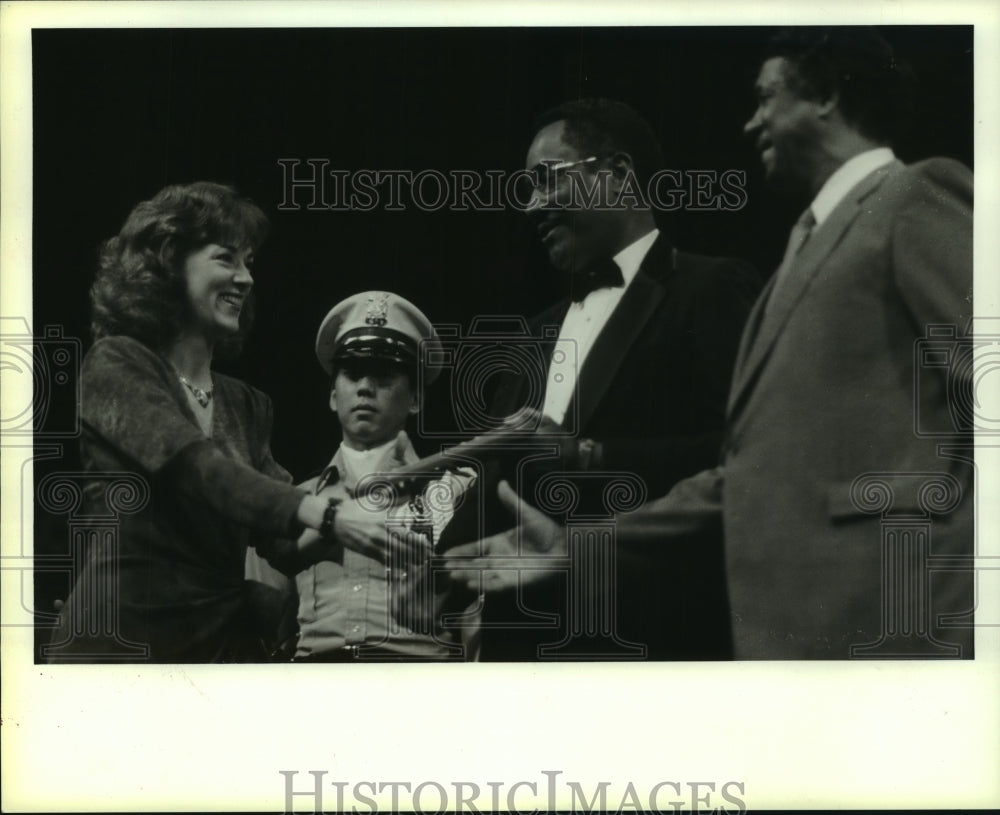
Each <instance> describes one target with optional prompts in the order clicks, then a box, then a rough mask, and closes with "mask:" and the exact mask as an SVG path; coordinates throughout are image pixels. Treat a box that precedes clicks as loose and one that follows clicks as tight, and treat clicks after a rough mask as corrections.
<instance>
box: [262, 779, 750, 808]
mask: <svg viewBox="0 0 1000 815" xmlns="http://www.w3.org/2000/svg"><path fill="white" fill-rule="evenodd" d="M278 772H279V773H280V774H281V775H282V776H283V782H282V783H283V785H284V807H285V809H284V811H285V812H287V813H291V812H315V813H321V812H327V811H329V812H351V813H376V812H401V811H415V812H434V813H443V812H476V813H478V812H517V813H538V812H556V811H560V812H637V813H644V812H682V811H695V812H697V811H699V810H711V811H714V812H727V813H729V812H731V813H743V812H746V811H747V805H746V800H745V795H746V783H745V782H743V781H673V780H670V781H658V782H656V783H654V784H637V783H634V782H632V781H629V782H627V783H626V784H624V785H622V784H620V783H617V784H613V783H612V782H611V781H589V782H580V781H570V780H567V779H564V778H560V776H561V775H563V771H562V770H542V771H541V772H540V775H542V776H545V778H543V779H542V778H536V779H520V780H516V781H487V782H485V783H483V784H479V783H476V782H474V781H451V782H446V783H441V782H439V781H418V782H413V781H374V780H364V781H355V782H353V783H352V782H349V781H338V780H333V779H327V777H326V776H327V775H328V771H327V770H308V771H306V772H304V773H302V776H303V777H302V778H298V779H297V778H296V776H298V775H299V771H298V770H279V771H278ZM327 807H329V809H327Z"/></svg>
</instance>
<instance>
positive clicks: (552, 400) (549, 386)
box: [542, 229, 660, 424]
mask: <svg viewBox="0 0 1000 815" xmlns="http://www.w3.org/2000/svg"><path fill="white" fill-rule="evenodd" d="M659 234H660V230H658V229H654V230H653V231H652V232H648V233H646V234H645V235H643V236H642V237H641V238H639V240H637V241H635V242H634V243H631V244H629V245H628V246H626V247H625V248H624V249H622V250H621V251H620V252H619V253H618V254H617V255H615V256H614V258H612V259H613V260H614V262H615V264H616V265H617V266H618V268H619V269H621V273H622V277H623V278H624V279H625V285H624V286H619V287H617V288H603V289H596V290H594V291H592V292H590V293H589V294H588V295H587V296H586V297H584V298H583V300H581V301H580V302H579V303H570V306H569V310H568V311H567V312H566V317H565V319H564V320H563V324H562V328H560V330H559V339H558V340H557V344H561V343H564V342H565V341H567V340H570V341H572V342H573V343H574V344H575V348H576V354H575V355H573V354H570V356H569V364H566V360H564V359H563V358H562V357H561V356H560V355H556V354H553V356H552V361H551V362H550V363H549V373H548V380H547V382H546V385H545V406H544V408H543V409H542V412H543V413H544V414H545V415H546V416H548V417H549V418H551V419H553V420H554V421H555V422H557V423H560V424H561V423H562V420H563V418H564V417H565V416H566V409H567V408H568V407H569V403H570V400H571V399H572V397H573V394H574V393H575V391H576V381H577V378H578V377H579V375H580V371H581V370H582V369H583V363H584V361H585V360H586V359H587V355H588V354H589V353H590V349H591V348H593V347H594V342H595V341H596V340H597V337H598V335H599V334H600V333H601V329H602V328H604V325H605V323H607V321H608V318H609V317H610V316H611V314H612V313H613V312H614V310H615V308H617V306H618V304H619V303H620V302H621V299H622V297H624V295H625V290H626V289H627V288H628V286H629V284H630V283H631V282H632V281H633V280H634V279H635V276H636V275H637V274H638V273H639V266H641V265H642V261H643V258H645V257H646V253H647V252H648V251H649V250H650V247H652V245H653V244H654V243H656V238H657V236H658V235H659Z"/></svg>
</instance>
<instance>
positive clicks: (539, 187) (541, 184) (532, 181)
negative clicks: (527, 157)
mask: <svg viewBox="0 0 1000 815" xmlns="http://www.w3.org/2000/svg"><path fill="white" fill-rule="evenodd" d="M603 158H607V156H588V157H587V158H581V159H578V160H577V161H554V160H551V159H549V160H546V161H540V162H539V163H538V164H536V165H535V166H534V167H532V168H530V169H528V170H524V171H522V173H521V174H520V178H518V179H517V189H518V198H519V200H520V201H521V202H523V203H524V209H525V211H530V210H533V209H537V208H538V207H539V206H540V205H541V204H540V203H539V201H538V200H537V199H535V198H534V197H533V196H534V193H536V192H540V193H542V194H543V195H545V196H546V197H548V196H551V195H552V194H553V193H555V192H556V190H557V189H558V187H559V183H560V181H562V179H564V178H565V177H566V175H567V173H566V171H567V170H570V169H572V168H573V167H579V166H581V165H584V164H590V163H592V162H595V161H600V160H601V159H603Z"/></svg>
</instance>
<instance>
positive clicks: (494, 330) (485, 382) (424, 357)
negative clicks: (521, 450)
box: [418, 316, 577, 438]
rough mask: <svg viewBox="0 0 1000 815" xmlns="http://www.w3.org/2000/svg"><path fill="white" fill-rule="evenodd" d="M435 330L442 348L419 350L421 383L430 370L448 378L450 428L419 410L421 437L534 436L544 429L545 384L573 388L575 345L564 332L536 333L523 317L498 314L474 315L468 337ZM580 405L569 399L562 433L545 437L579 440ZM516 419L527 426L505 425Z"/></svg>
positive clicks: (456, 329) (448, 328)
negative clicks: (495, 432)
mask: <svg viewBox="0 0 1000 815" xmlns="http://www.w3.org/2000/svg"><path fill="white" fill-rule="evenodd" d="M436 329H437V333H438V337H439V338H440V342H441V347H440V348H436V347H432V346H431V345H430V344H429V343H424V344H422V346H421V349H420V355H421V356H420V358H421V366H420V376H421V383H420V384H421V387H422V386H423V378H424V377H425V376H426V373H425V371H428V370H436V371H449V372H450V374H451V376H450V386H451V387H450V393H449V395H450V400H449V402H450V404H451V409H452V416H451V417H450V419H451V421H452V423H451V424H450V425H439V424H436V423H435V420H434V418H433V417H431V416H429V415H428V413H425V412H421V413H420V414H418V417H419V432H420V434H421V435H422V436H423V437H424V438H442V437H454V436H455V435H456V434H459V435H465V434H478V433H487V432H489V431H491V430H496V429H497V428H499V427H501V426H504V427H505V428H506V430H507V431H508V432H509V433H511V434H512V435H520V436H531V435H534V434H535V433H536V432H537V431H538V430H539V429H540V422H541V419H542V408H543V407H544V404H545V394H546V388H547V386H548V384H549V383H556V384H560V383H564V382H573V383H575V382H576V374H577V348H576V342H575V341H573V340H568V339H560V337H559V326H556V325H552V326H544V327H543V328H542V329H541V333H540V334H538V335H532V334H531V332H530V330H529V328H528V324H527V323H526V322H525V320H524V318H523V317H508V316H493V317H477V318H476V319H474V320H473V321H472V323H471V324H470V327H469V332H468V333H466V334H464V333H463V332H462V328H461V326H459V325H442V326H437V327H436ZM573 387H574V390H575V387H576V386H575V384H574V386H573ZM574 395H575V394H574ZM576 401H577V400H576V399H575V398H571V399H570V410H569V411H567V414H566V416H565V418H564V419H563V421H562V422H561V425H560V427H559V428H558V429H556V428H547V429H546V435H550V436H574V435H576V429H577V421H576V412H575V410H574V408H573V406H574V405H575V404H576ZM512 414H517V415H519V416H521V417H523V421H520V422H517V423H513V424H512V423H510V422H506V423H505V419H507V418H508V417H509V416H511V415H512ZM437 421H441V420H440V419H438V420H437Z"/></svg>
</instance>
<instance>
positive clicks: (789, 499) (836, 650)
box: [619, 159, 974, 659]
mask: <svg viewBox="0 0 1000 815" xmlns="http://www.w3.org/2000/svg"><path fill="white" fill-rule="evenodd" d="M972 190H973V184H972V174H971V172H970V171H969V170H968V169H967V168H965V167H964V166H962V165H961V164H959V163H957V162H955V161H952V160H948V159H930V160H927V161H924V162H921V163H919V164H915V165H913V166H910V167H904V165H902V164H901V163H900V162H898V161H896V162H893V163H891V164H889V165H887V166H886V167H883V168H881V169H879V170H877V171H875V172H873V173H872V174H870V175H869V176H868V177H866V178H865V179H863V180H862V181H861V182H859V183H858V184H857V185H856V186H855V187H854V188H853V189H852V190H851V192H850V193H849V194H848V195H847V196H846V197H845V198H844V200H843V201H841V202H840V203H839V204H838V205H837V207H836V208H835V209H834V210H833V211H832V212H831V214H830V215H829V217H828V218H827V219H826V220H825V221H824V222H823V223H822V224H820V225H819V226H818V227H816V228H815V230H814V232H813V234H812V235H811V237H810V238H809V240H808V241H807V242H806V243H805V245H804V246H803V248H802V250H801V251H800V253H799V254H798V255H797V256H796V259H795V261H794V266H793V267H792V268H791V270H790V274H789V275H788V277H787V279H786V282H785V284H783V285H782V287H781V288H780V289H779V290H778V291H777V292H776V293H775V296H774V297H773V298H771V287H772V286H773V281H772V283H771V284H770V285H769V286H768V287H767V288H766V289H765V291H764V292H763V293H762V295H761V298H760V300H759V301H758V303H757V304H756V305H755V307H754V310H753V312H752V313H751V315H750V318H749V320H748V322H747V327H746V330H745V332H744V335H743V338H742V340H741V343H740V350H739V355H738V359H737V364H736V370H735V373H734V376H733V382H732V387H731V391H730V394H729V399H728V405H727V420H726V440H725V444H724V450H723V460H722V463H721V466H719V467H717V468H714V469H712V470H709V471H706V472H703V473H701V474H699V475H697V476H695V477H694V478H692V479H689V480H685V481H683V482H681V483H680V484H679V485H678V486H677V487H676V488H675V489H673V490H672V491H671V492H670V493H669V494H668V495H666V496H665V497H664V498H661V499H659V500H657V501H654V502H653V503H651V504H650V505H647V507H645V508H643V510H641V511H640V512H639V513H636V514H634V515H633V516H626V517H625V518H624V519H623V520H622V522H621V524H619V536H620V539H621V538H622V537H625V538H629V537H634V538H636V539H638V538H643V539H644V543H643V545H663V544H664V543H666V545H669V537H668V536H669V535H671V534H677V533H681V532H684V531H690V530H691V529H695V528H705V527H707V526H712V525H717V524H718V523H720V522H721V524H722V526H723V530H724V537H725V564H726V579H727V585H728V595H729V601H730V603H731V610H732V620H733V636H734V646H735V656H736V657H737V658H743V659H755V658H767V659H781V658H791V659H801V658H826V659H839V658H849V657H851V656H859V655H864V654H866V653H867V654H879V655H882V656H891V655H893V652H894V651H898V652H899V655H907V654H920V655H932V656H933V655H939V656H942V655H947V654H948V653H951V654H955V653H956V650H955V647H954V646H957V647H958V648H960V649H961V654H962V655H963V656H969V655H970V654H971V646H972V629H971V628H970V627H968V625H967V623H968V622H969V618H968V617H967V616H964V615H968V614H970V613H971V608H972V581H971V572H970V571H969V564H968V562H967V561H963V560H962V558H963V557H967V556H969V555H971V554H972V547H973V498H974V495H973V489H974V481H973V463H972V438H971V434H970V433H969V429H970V427H971V424H970V422H969V418H968V416H967V415H965V416H963V407H967V405H968V403H969V395H970V393H971V391H970V378H971V365H970V364H969V356H968V349H969V343H968V341H967V340H965V341H963V339H962V336H963V334H964V332H965V330H966V328H967V327H968V325H969V322H970V320H971V316H972ZM769 299H770V300H771V302H768V301H769ZM765 307H766V308H765ZM963 349H964V350H963ZM639 548H640V549H641V548H642V546H640V547H639ZM962 564H964V566H965V568H964V569H963V568H962ZM949 615H951V616H949ZM873 643H881V645H880V647H881V649H882V650H881V651H877V650H866V649H865V646H868V645H870V644H873Z"/></svg>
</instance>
